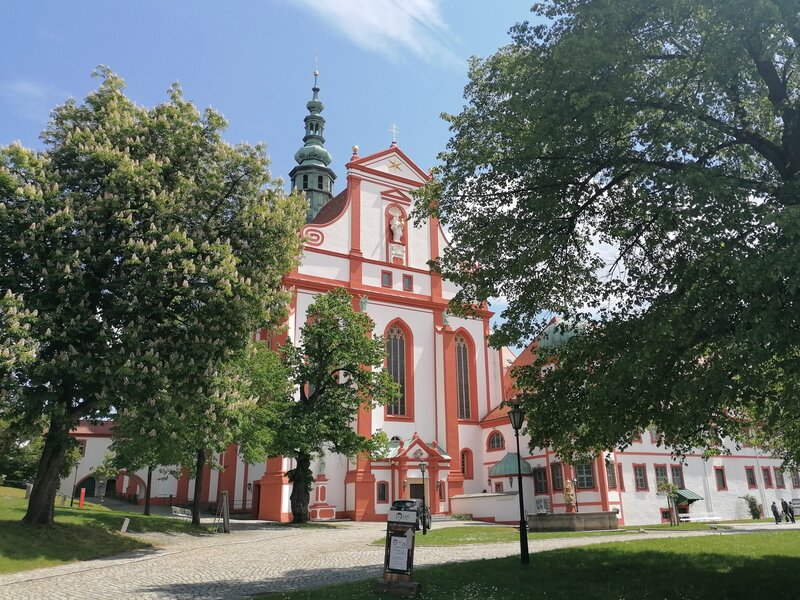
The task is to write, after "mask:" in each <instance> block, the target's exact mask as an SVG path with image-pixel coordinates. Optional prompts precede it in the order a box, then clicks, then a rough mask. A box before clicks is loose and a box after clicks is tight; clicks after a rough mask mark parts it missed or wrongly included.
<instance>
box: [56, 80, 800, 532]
mask: <svg viewBox="0 0 800 600" xmlns="http://www.w3.org/2000/svg"><path fill="white" fill-rule="evenodd" d="M314 75H315V83H314V87H313V88H312V90H313V95H312V98H311V100H309V101H308V103H307V105H306V108H307V110H308V114H307V115H306V116H305V119H304V137H303V143H304V145H303V146H302V147H301V148H300V149H299V150H298V151H297V153H296V154H295V160H296V162H297V165H296V166H295V167H294V169H292V171H291V172H290V173H289V177H290V181H291V187H292V190H298V191H301V192H302V193H303V194H304V195H305V196H306V198H307V199H308V201H309V210H308V214H307V223H306V225H305V226H304V228H303V232H302V233H303V235H304V237H305V238H306V240H307V241H306V244H305V248H304V252H303V257H302V261H301V264H300V266H299V267H298V269H297V270H296V271H295V272H293V273H290V274H289V275H288V276H287V277H286V278H285V285H286V287H287V288H289V289H291V290H293V296H292V303H291V312H290V317H289V320H288V323H287V330H286V332H285V333H283V334H281V335H280V336H269V335H268V333H267V332H266V331H261V332H258V334H257V337H258V338H259V339H262V340H264V341H266V342H268V343H270V344H271V345H272V346H273V347H275V348H277V347H278V346H279V345H281V344H283V343H284V342H285V341H286V339H287V337H288V338H290V339H292V340H297V339H298V338H299V334H300V328H301V326H302V325H303V323H304V322H305V315H306V311H307V309H308V306H309V305H310V304H311V303H312V302H313V301H314V297H315V296H316V295H317V294H320V293H324V292H326V291H329V290H332V289H334V288H344V289H346V290H348V292H349V293H350V294H351V295H352V297H353V305H354V308H355V309H356V310H359V311H364V312H367V313H368V314H369V316H370V317H371V318H372V320H373V321H374V323H375V333H376V334H379V335H381V336H383V337H384V339H385V340H386V348H387V356H386V368H387V369H388V370H389V372H390V373H391V374H392V376H393V378H394V379H395V381H397V382H398V383H399V385H400V388H401V390H402V393H401V396H400V397H399V398H398V399H397V400H396V401H395V402H393V403H392V404H390V405H388V406H385V407H379V408H378V409H375V410H372V411H369V410H364V409H362V410H360V411H359V413H358V416H357V419H356V422H355V427H356V428H357V430H358V432H359V433H361V434H362V435H365V436H369V435H372V434H373V433H374V432H375V431H377V430H382V431H384V432H386V434H387V435H388V436H389V438H390V439H391V451H390V453H389V455H388V456H387V457H385V458H384V459H382V460H369V459H367V458H353V459H351V458H348V457H344V456H340V455H335V454H333V455H325V456H323V457H320V458H319V459H318V460H317V461H316V463H312V470H313V472H314V475H315V482H314V487H313V489H312V492H311V494H312V496H311V505H310V507H309V511H310V517H311V518H312V519H320V520H324V519H333V518H350V519H353V520H367V521H383V520H386V518H387V514H388V509H389V506H390V504H391V502H392V501H393V500H395V499H400V498H423V497H424V498H425V500H426V503H427V504H428V505H429V506H430V507H431V512H432V513H433V514H448V513H468V514H471V515H473V516H474V517H476V518H480V519H483V520H487V521H497V522H516V521H518V519H519V512H518V500H517V492H518V490H517V480H516V472H517V471H516V469H517V467H516V464H517V463H516V458H517V455H516V453H515V452H514V450H515V446H514V431H513V430H512V428H511V425H510V423H509V419H508V416H507V408H505V407H503V406H501V404H502V402H503V400H504V399H506V398H507V397H510V396H511V395H512V394H513V381H511V379H510V376H509V366H510V365H511V364H512V363H513V364H514V365H517V364H526V363H528V362H530V361H532V360H533V358H534V356H535V353H536V347H537V342H534V343H533V344H531V345H530V346H529V347H528V348H526V349H525V351H523V352H522V353H521V354H520V356H519V357H516V358H515V357H514V356H513V355H512V354H510V353H509V352H507V351H500V350H496V349H492V348H490V347H489V346H488V344H487V338H488V335H489V319H490V318H491V316H492V313H491V312H490V311H489V310H488V309H484V310H482V311H480V313H479V314H478V316H477V317H474V318H470V319H465V318H456V317H453V316H451V315H448V312H447V308H448V302H449V300H450V299H451V298H452V297H453V296H454V295H455V292H456V289H455V288H454V286H453V284H452V283H450V282H448V281H446V280H443V279H442V278H441V276H440V275H438V274H437V273H434V272H432V271H431V270H430V268H429V266H428V261H430V260H431V259H433V258H436V257H437V256H439V255H440V253H441V252H442V251H443V249H444V248H445V247H446V245H447V244H448V241H447V238H446V236H445V234H444V232H443V231H442V229H441V227H440V226H439V224H438V222H437V221H436V220H435V219H431V220H429V221H428V222H425V223H423V224H421V225H417V226H412V225H410V224H409V215H410V213H411V211H412V207H413V202H414V200H413V197H412V192H413V191H414V190H415V189H416V188H419V187H420V186H422V185H424V183H425V182H426V181H427V179H428V175H427V174H426V173H425V172H424V171H423V170H422V169H420V167H419V166H417V165H416V164H415V163H414V162H413V161H412V160H411V158H409V157H408V156H407V155H406V154H405V153H404V152H403V151H402V150H401V148H400V147H399V146H398V145H397V143H396V142H395V141H392V143H391V145H390V146H389V147H388V148H386V149H384V150H380V151H378V152H375V153H372V154H367V155H364V156H362V155H360V154H359V152H360V151H359V149H358V148H357V147H353V153H352V156H351V157H350V159H349V161H348V162H347V163H346V165H345V169H346V176H345V185H344V189H343V190H342V191H341V192H339V193H338V194H334V183H335V181H336V174H335V172H334V171H333V169H332V168H331V166H330V165H331V163H332V158H331V155H330V153H329V152H328V151H327V149H326V148H325V145H324V144H325V138H324V130H325V119H324V117H323V116H322V112H323V109H324V106H323V104H322V102H321V101H320V100H319V91H320V90H319V88H318V86H317V83H316V77H317V73H315V74H314ZM111 427H112V424H110V423H102V424H99V425H97V424H95V425H92V424H90V423H81V425H80V426H79V427H78V428H77V429H76V430H75V431H73V434H72V435H73V436H74V437H76V438H77V439H78V440H79V441H80V442H81V451H82V458H81V461H80V463H79V464H78V467H77V469H76V470H75V472H74V474H71V475H70V476H69V477H67V478H65V479H64V480H63V481H62V485H61V490H60V491H62V492H63V493H66V494H71V493H72V491H73V489H77V488H81V487H86V488H87V495H89V496H102V495H103V494H108V495H111V494H114V495H116V496H121V497H127V498H129V499H131V500H132V501H137V502H143V497H144V478H145V477H146V473H144V472H139V473H126V472H120V473H119V474H118V475H117V477H116V479H114V480H111V481H109V482H100V481H98V480H97V479H96V478H95V477H94V474H93V473H94V469H95V468H96V467H97V466H98V465H99V464H101V463H102V461H103V457H104V452H105V450H106V449H107V448H108V446H109V444H110V435H111V433H110V429H111ZM644 437H645V438H647V435H645V436H644ZM520 444H521V448H522V458H523V467H522V470H523V487H524V490H523V491H524V498H525V505H526V509H527V511H528V512H551V511H552V512H565V511H571V510H576V509H577V510H583V511H598V510H602V511H616V512H617V513H618V517H619V520H620V523H621V524H628V525H639V524H645V523H655V522H660V521H664V520H665V518H666V515H665V510H666V509H667V500H666V498H665V497H664V496H660V495H659V494H658V490H657V482H658V481H659V480H660V479H667V480H669V481H671V482H673V483H675V484H676V485H678V487H679V488H680V489H681V490H682V492H683V494H684V496H683V497H682V498H680V499H679V500H680V503H679V510H680V511H682V512H690V511H693V512H698V511H701V512H708V513H715V514H718V515H719V516H720V517H721V518H729V519H733V518H748V516H749V515H748V513H747V510H746V506H745V504H744V502H743V501H742V500H741V496H743V495H745V494H753V495H754V496H756V497H757V500H758V502H759V504H762V505H763V507H764V509H765V510H768V508H769V503H770V502H772V501H773V500H776V499H777V500H780V499H781V498H785V499H787V500H788V499H790V498H791V497H792V496H800V479H798V474H797V473H796V472H793V473H784V472H783V471H781V469H780V461H778V460H776V459H773V458H771V457H769V456H765V455H763V454H759V452H758V450H757V449H754V448H743V449H736V448H732V454H731V455H730V456H721V457H715V458H714V459H712V460H711V461H706V460H704V459H703V458H702V456H700V455H691V456H688V457H687V458H686V459H685V461H684V462H677V461H675V460H673V459H672V458H671V457H670V453H669V451H668V450H665V449H664V448H663V447H661V446H658V444H657V440H655V439H650V438H647V439H642V440H641V441H640V442H637V443H634V445H633V446H632V447H631V448H629V449H628V450H627V451H626V452H624V453H623V452H610V453H607V454H604V455H601V456H598V457H597V459H596V460H595V461H593V462H591V463H587V464H582V465H567V464H564V463H563V462H562V461H560V460H559V459H558V457H557V456H555V455H554V454H553V453H552V452H551V451H550V450H549V449H547V448H541V449H540V448H535V449H533V450H528V440H527V439H526V438H525V437H522V438H521V440H520ZM216 458H217V462H218V463H219V464H220V465H221V466H222V469H221V470H218V471H212V470H210V469H209V468H208V467H206V472H205V474H204V477H203V483H202V486H203V488H202V490H201V497H202V499H203V502H206V503H208V504H211V505H213V504H216V503H217V502H219V500H220V498H221V492H222V491H223V490H226V491H227V492H228V498H229V502H230V508H231V510H232V511H234V512H236V511H240V512H248V513H250V514H252V516H253V517H255V518H259V519H265V520H271V521H281V522H285V521H289V520H291V510H290V502H289V495H290V493H291V483H290V482H289V481H288V479H287V477H286V472H287V471H288V470H290V469H291V468H292V467H293V466H294V465H293V464H292V461H291V460H290V459H287V458H280V457H279V458H270V459H267V460H266V461H265V462H262V463H259V464H246V463H244V462H243V461H242V459H241V457H240V456H239V455H238V449H237V447H236V446H231V447H230V448H228V449H227V451H226V452H224V453H222V454H220V455H219V456H218V457H216ZM422 465H424V468H425V471H424V472H423V470H422V469H421V466H422ZM570 484H572V485H573V486H574V488H575V498H576V502H574V503H572V502H567V501H566V498H565V488H569V487H570ZM193 495H194V480H193V479H192V478H190V477H189V475H188V473H186V472H184V473H183V475H182V476H181V477H179V478H174V477H172V476H170V475H168V474H166V473H164V474H163V475H161V476H157V477H154V481H153V484H152V491H151V497H152V499H153V501H154V502H155V503H164V504H166V503H171V504H183V503H186V502H187V501H189V499H191V498H192V497H193ZM778 503H779V504H780V502H778ZM693 507H694V508H693ZM698 507H699V508H698Z"/></svg>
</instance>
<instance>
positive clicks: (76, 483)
mask: <svg viewBox="0 0 800 600" xmlns="http://www.w3.org/2000/svg"><path fill="white" fill-rule="evenodd" d="M80 464H81V461H80V460H79V461H78V463H77V464H76V465H75V477H73V478H72V493H71V494H70V495H69V507H70V508H72V505H73V503H74V502H75V486H76V485H78V467H79V466H80Z"/></svg>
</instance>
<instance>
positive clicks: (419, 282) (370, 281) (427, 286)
mask: <svg viewBox="0 0 800 600" xmlns="http://www.w3.org/2000/svg"><path fill="white" fill-rule="evenodd" d="M382 271H390V272H391V273H392V287H391V288H385V289H393V290H396V291H398V292H406V290H404V289H403V275H411V277H412V278H413V280H412V292H413V293H415V294H421V295H425V296H430V294H431V278H430V276H429V275H426V274H424V273H417V272H414V271H409V270H408V269H404V268H403V267H402V266H400V265H390V264H389V263H384V264H379V265H376V264H372V263H364V264H363V266H362V269H361V280H362V281H363V283H364V285H365V286H372V287H383V284H382V282H381V272H382ZM406 293H407V292H406Z"/></svg>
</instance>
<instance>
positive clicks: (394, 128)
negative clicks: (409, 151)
mask: <svg viewBox="0 0 800 600" xmlns="http://www.w3.org/2000/svg"><path fill="white" fill-rule="evenodd" d="M389 131H391V132H392V144H396V143H397V134H398V132H399V131H400V130H399V129H398V128H397V125H395V124H394V123H392V126H391V127H389Z"/></svg>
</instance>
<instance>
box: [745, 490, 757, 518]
mask: <svg viewBox="0 0 800 600" xmlns="http://www.w3.org/2000/svg"><path fill="white" fill-rule="evenodd" d="M742 500H744V501H745V503H746V504H747V510H749V511H750V516H751V517H753V518H754V519H760V518H761V507H760V506H759V505H758V500H756V497H755V496H753V495H752V494H747V495H746V496H742Z"/></svg>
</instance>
